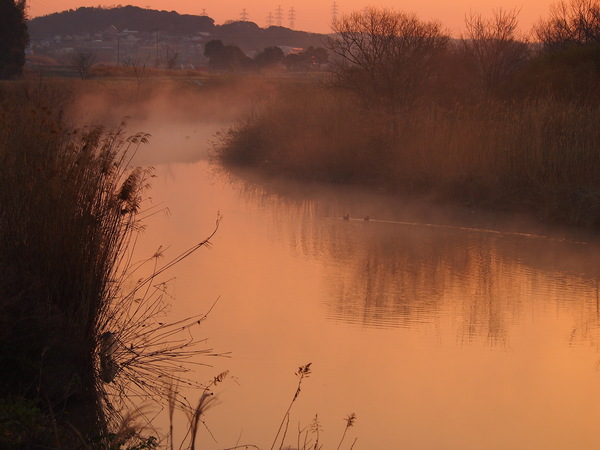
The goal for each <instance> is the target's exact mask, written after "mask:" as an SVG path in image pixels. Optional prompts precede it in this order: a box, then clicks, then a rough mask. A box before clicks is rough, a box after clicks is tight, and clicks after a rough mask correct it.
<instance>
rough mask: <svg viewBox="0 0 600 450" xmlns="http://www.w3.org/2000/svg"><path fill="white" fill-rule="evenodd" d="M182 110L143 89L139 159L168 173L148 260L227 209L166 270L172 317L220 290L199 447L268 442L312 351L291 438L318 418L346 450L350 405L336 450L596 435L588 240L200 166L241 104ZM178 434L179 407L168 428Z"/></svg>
mask: <svg viewBox="0 0 600 450" xmlns="http://www.w3.org/2000/svg"><path fill="white" fill-rule="evenodd" d="M168 97H169V96H167V98H168ZM161 98H164V97H161ZM161 101H162V100H161ZM175 103H176V102H175ZM172 104H173V99H172V98H171V99H170V100H168V101H166V102H165V103H160V102H153V101H149V103H148V105H152V106H151V107H148V108H147V109H144V110H143V111H141V110H137V113H138V114H137V115H134V117H133V118H132V119H131V120H130V122H129V124H130V125H129V127H128V129H130V130H132V131H137V130H142V131H147V132H149V133H151V134H152V138H151V144H150V145H148V146H147V147H142V149H140V151H139V153H138V154H137V155H136V164H142V165H154V166H155V167H156V175H157V178H156V179H155V180H154V182H153V185H152V189H151V191H150V192H149V195H150V196H151V197H152V204H154V205H164V206H165V207H168V209H169V211H170V214H169V215H164V214H158V215H154V216H152V217H150V218H149V219H148V220H147V225H148V227H147V230H146V231H145V232H144V233H143V234H141V235H140V238H139V240H138V243H137V248H136V255H138V256H139V259H140V260H141V259H144V258H147V257H148V255H150V254H152V253H153V252H154V251H155V250H156V248H158V246H160V245H162V246H164V247H168V248H167V250H166V255H165V257H166V259H170V258H171V257H174V256H176V255H177V254H179V253H180V252H181V251H183V250H185V249H187V248H189V247H190V246H192V245H194V244H195V243H197V242H198V241H200V240H202V239H203V238H204V237H205V236H206V235H208V234H209V233H210V231H212V229H213V227H214V222H215V219H216V216H217V212H218V211H220V212H221V214H222V215H223V221H222V223H221V226H220V228H219V231H218V233H217V235H216V237H215V239H214V240H213V245H212V247H211V248H210V250H208V249H205V250H201V251H200V252H198V253H196V254H194V255H193V256H192V257H190V258H189V259H187V260H185V261H184V262H182V263H181V264H179V265H178V266H176V267H175V268H174V269H173V270H172V271H171V272H169V273H168V274H166V278H167V279H168V280H169V286H170V291H169V292H170V295H171V296H172V305H171V308H170V309H171V311H170V317H169V318H170V319H172V320H177V319H178V318H182V317H189V316H192V315H195V314H199V313H203V312H206V311H207V310H208V309H209V308H210V307H211V305H212V304H213V303H214V302H215V300H216V299H217V298H220V299H219V301H218V302H217V304H216V306H215V308H214V309H213V310H212V311H211V313H210V315H209V318H208V321H207V322H206V323H205V324H203V325H202V326H203V327H204V328H203V330H202V333H203V336H205V337H206V338H208V342H207V346H209V347H212V348H214V349H215V350H217V351H220V352H231V358H217V359H211V360H210V361H201V362H206V363H208V364H211V365H212V367H199V368H198V369H197V370H196V371H195V372H194V373H193V375H192V378H193V379H194V380H196V381H199V382H205V381H207V380H210V379H211V378H212V377H214V376H216V375H217V374H218V373H220V372H222V371H224V370H229V371H230V375H229V377H228V378H227V379H226V381H225V383H223V384H221V385H219V386H218V387H217V389H216V390H215V392H216V395H217V396H218V400H219V404H218V405H217V406H215V407H213V408H212V409H210V410H209V411H208V412H207V414H206V417H205V421H206V427H207V429H208V430H210V433H209V432H208V431H207V429H206V428H201V429H200V431H199V444H198V445H199V447H200V448H206V449H218V448H227V447H231V446H234V445H239V444H254V445H257V446H260V447H261V448H270V445H271V443H272V440H273V438H274V436H275V433H276V431H277V427H278V425H279V423H280V422H281V419H282V417H283V414H284V412H285V409H286V408H287V405H288V404H289V401H290V400H291V398H292V396H293V394H294V391H295V388H296V381H297V380H296V378H295V377H294V371H295V370H296V369H297V368H298V366H300V365H303V364H306V363H308V362H312V363H313V364H312V370H313V374H312V375H311V376H310V377H309V378H307V379H306V380H305V382H304V383H303V387H302V392H301V394H300V396H299V397H298V400H297V402H296V404H295V405H294V408H293V409H292V416H291V418H290V425H289V430H288V440H287V441H286V443H289V444H291V445H296V439H297V436H298V429H299V428H300V429H302V428H303V427H306V426H309V425H310V424H311V422H312V421H313V419H314V417H315V414H318V420H319V422H320V424H321V427H322V431H321V433H320V438H319V442H320V443H322V444H324V448H336V447H337V444H338V442H339V439H340V437H341V434H342V432H343V427H344V424H345V423H344V421H343V419H344V417H346V416H347V415H348V414H350V413H351V412H354V413H356V415H357V422H356V424H355V426H354V427H353V428H351V429H350V430H349V434H348V438H347V440H345V441H344V445H343V446H342V448H349V447H350V445H351V444H352V442H353V440H354V438H358V440H357V442H356V444H355V446H354V448H355V449H361V448H362V449H383V450H385V449H390V450H392V449H398V448H410V449H431V448H444V449H481V448H486V449H494V448H497V449H506V448H511V449H531V448H544V449H565V448H578V449H592V448H597V447H598V445H599V444H600V435H599V434H598V433H597V423H598V420H599V419H600V403H599V402H598V401H597V399H598V398H599V395H600V378H599V376H600V374H599V373H598V370H597V367H598V363H599V361H600V358H599V357H598V349H599V347H598V345H599V343H600V340H599V338H600V336H599V333H598V331H599V329H600V328H599V320H600V319H599V317H600V306H599V305H600V300H599V298H600V297H599V286H600V282H599V277H600V264H598V263H599V258H600V256H598V255H599V254H600V253H599V252H598V250H599V247H598V244H599V243H598V241H597V239H596V238H594V237H590V236H586V235H584V234H582V233H581V232H576V231H574V230H564V229H556V228H550V227H546V228H541V227H539V226H538V225H537V224H535V223H534V222H533V221H532V220H526V219H523V218H516V217H514V216H512V217H506V216H502V215H500V214H493V215H492V214H484V213H482V212H481V211H473V210H471V209H469V208H467V207H461V208H450V207H443V206H440V205H436V204H432V203H428V202H427V201H425V200H409V199H399V198H390V197H388V196H386V195H385V194H384V193H382V192H367V191H365V190H361V189H354V188H352V189H350V188H347V187H341V188H340V187H332V186H327V185H321V184H317V183H310V184H302V183H289V182H288V181H283V180H278V179H269V180H262V179H260V178H259V177H258V176H257V175H256V174H253V173H251V172H249V173H243V172H242V173H238V174H230V173H224V172H223V171H220V170H216V169H215V167H214V166H211V165H210V164H209V162H208V161H207V155H208V153H209V149H210V144H209V141H210V139H211V138H212V137H213V136H214V133H215V132H216V131H218V130H219V129H220V128H221V127H222V126H224V125H226V124H227V123H228V120H233V118H234V116H235V114H236V111H235V108H233V107H232V108H230V109H229V110H228V112H227V113H224V112H223V111H220V112H219V110H218V105H216V104H214V105H213V106H210V107H209V106H207V105H204V107H203V108H204V109H203V110H202V114H200V115H199V116H190V115H189V114H188V115H185V114H182V112H181V111H178V110H177V109H175V111H173V109H172V108H171V107H172ZM183 104H187V105H188V106H189V107H190V108H192V107H195V106H194V101H193V100H189V99H188V102H187V103H186V102H183V103H182V105H183ZM232 104H233V102H232ZM169 105H171V106H169ZM167 106H169V107H167ZM104 108H105V109H106V110H107V111H110V110H111V109H110V108H108V107H106V106H105V107H104ZM211 108H212V109H211ZM125 110H126V108H124V109H122V110H121V109H119V111H120V112H127V111H125ZM187 111H189V110H187ZM134 112H136V111H134ZM128 113H129V112H128ZM163 113H164V114H163ZM347 214H348V215H349V216H350V220H343V217H344V216H345V215H347ZM366 216H368V217H369V220H364V218H365V217H366ZM187 394H188V396H189V398H190V399H191V401H192V402H193V401H194V400H193V399H196V398H197V396H198V393H194V392H189V393H187ZM157 426H158V427H159V428H161V429H162V431H166V430H167V424H166V422H164V421H163V422H160V421H159V423H157ZM184 429H185V418H184V417H183V415H179V416H177V418H176V422H175V434H176V435H175V439H176V441H177V439H181V438H182V435H183V434H184ZM211 434H212V436H211ZM310 436H311V438H313V439H314V436H313V435H310Z"/></svg>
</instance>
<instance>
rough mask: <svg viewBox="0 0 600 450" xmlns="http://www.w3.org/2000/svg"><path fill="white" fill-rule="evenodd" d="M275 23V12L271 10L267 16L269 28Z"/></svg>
mask: <svg viewBox="0 0 600 450" xmlns="http://www.w3.org/2000/svg"><path fill="white" fill-rule="evenodd" d="M272 25H273V13H272V12H270V13H269V15H268V16H267V28H269V27H270V26H272Z"/></svg>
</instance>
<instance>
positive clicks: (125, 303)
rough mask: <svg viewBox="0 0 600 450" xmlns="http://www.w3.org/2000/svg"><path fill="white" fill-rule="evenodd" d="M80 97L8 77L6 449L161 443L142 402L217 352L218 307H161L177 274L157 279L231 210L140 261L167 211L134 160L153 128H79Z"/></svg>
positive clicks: (1, 116) (0, 140)
mask: <svg viewBox="0 0 600 450" xmlns="http://www.w3.org/2000/svg"><path fill="white" fill-rule="evenodd" d="M74 100H75V98H74V97H73V95H72V91H70V90H69V89H68V87H67V86H65V85H63V84H62V83H60V82H58V83H48V84H47V83H41V84H36V83H33V84H32V83H27V82H23V83H18V82H14V83H6V84H1V85H0V106H1V108H0V111H1V112H0V168H1V171H2V174H3V176H2V178H1V179H0V206H1V208H0V241H1V245H2V248H3V251H2V254H1V255H0V269H1V270H0V273H1V274H2V275H0V379H1V380H2V385H1V386H0V419H2V420H0V423H1V424H2V425H0V427H1V428H0V447H2V448H11V447H14V448H30V447H35V448H38V447H43V448H60V447H62V448H76V447H81V446H82V447H85V448H121V446H123V445H125V446H126V447H127V445H133V446H134V447H135V445H138V447H135V448H154V447H156V445H158V444H157V441H156V438H154V437H149V438H142V437H140V436H139V433H138V432H137V430H136V429H134V428H132V427H131V426H130V422H131V420H130V419H131V417H132V415H131V414H133V415H134V416H135V417H144V414H143V413H142V412H141V411H140V409H139V408H140V405H141V404H143V403H144V402H147V401H149V400H162V399H166V398H167V396H168V395H169V389H168V386H167V385H166V384H165V383H166V382H167V380H171V382H176V383H179V384H190V383H191V382H189V381H188V380H187V379H186V378H185V375H184V374H185V373H187V372H190V371H191V367H190V365H192V366H193V364H194V363H193V362H190V359H192V358H193V359H194V360H195V359H196V357H197V356H198V355H201V354H203V355H207V354H213V353H212V352H211V351H210V350H208V349H205V348H202V349H198V348H195V346H196V345H198V344H200V343H201V342H204V341H202V340H198V339H196V338H195V337H194V336H193V333H192V331H193V328H195V327H198V326H199V324H200V323H201V322H202V321H203V320H204V319H205V318H206V315H205V314H204V315H199V316H195V317H189V318H187V319H184V320H182V321H178V322H174V323H171V322H168V321H166V322H164V321H161V320H159V319H158V318H159V317H161V315H163V313H164V310H165V307H166V301H165V300H164V297H165V296H168V286H167V284H168V283H167V282H158V281H157V278H156V277H157V276H159V275H160V274H162V273H163V272H164V271H166V270H167V269H169V268H171V267H172V266H173V265H175V264H177V263H178V262H180V261H181V260H183V259H185V258H186V257H187V256H189V255H190V254H191V253H192V252H194V251H196V250H197V249H199V248H201V247H203V246H206V245H208V244H209V240H210V238H211V237H212V235H213V234H214V232H216V229H217V228H218V222H219V220H220V219H219V218H217V224H216V227H215V230H214V231H213V233H212V234H211V235H210V236H209V237H208V238H206V239H204V240H202V241H200V242H199V243H198V244H196V245H194V246H192V247H190V248H189V249H188V250H187V251H185V252H183V253H182V254H181V255H179V256H177V257H176V258H175V259H173V260H171V261H169V262H167V263H165V264H162V265H160V264H159V263H158V260H159V258H160V257H161V252H160V250H159V251H157V252H156V254H155V255H152V256H151V257H150V258H148V259H147V260H146V261H140V262H136V261H134V260H133V259H132V251H133V247H134V243H135V238H136V236H137V233H138V231H139V230H140V229H141V228H142V227H143V218H144V216H145V215H147V214H152V213H155V212H156V211H154V210H152V209H147V208H146V206H145V201H144V192H145V191H146V189H147V188H148V187H149V180H150V178H151V177H152V169H151V168H140V167H132V166H131V160H132V158H133V156H134V154H135V152H136V151H137V148H138V147H139V146H140V145H141V144H144V143H145V142H147V140H148V137H149V135H148V134H146V133H142V132H140V133H135V134H131V135H129V134H126V131H125V123H121V125H120V126H118V127H116V128H114V129H112V130H110V129H105V128H103V127H102V126H92V127H81V128H73V127H70V126H69V125H68V124H67V123H66V122H65V119H64V116H65V108H66V107H67V106H68V105H70V104H71V103H72V102H73V101H74ZM162 320H164V318H163V319H162ZM196 364H201V362H197V363H196ZM128 409H129V410H130V411H133V413H131V414H130V413H128V412H127V410H128ZM146 422H147V423H146V425H148V422H149V421H148V420H146ZM7 424H8V425H7ZM15 430H16V431H15ZM139 445H142V447H140V446H139Z"/></svg>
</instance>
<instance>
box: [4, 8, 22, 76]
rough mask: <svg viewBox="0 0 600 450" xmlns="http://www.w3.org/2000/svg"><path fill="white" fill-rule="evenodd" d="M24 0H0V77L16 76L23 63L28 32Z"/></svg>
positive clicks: (19, 72)
mask: <svg viewBox="0 0 600 450" xmlns="http://www.w3.org/2000/svg"><path fill="white" fill-rule="evenodd" d="M25 19H26V17H25V0H0V79H4V80H6V79H13V78H17V77H18V76H20V75H21V73H22V72H23V67H24V65H25V48H26V47H27V45H28V44H29V32H28V30H27V24H26V22H25Z"/></svg>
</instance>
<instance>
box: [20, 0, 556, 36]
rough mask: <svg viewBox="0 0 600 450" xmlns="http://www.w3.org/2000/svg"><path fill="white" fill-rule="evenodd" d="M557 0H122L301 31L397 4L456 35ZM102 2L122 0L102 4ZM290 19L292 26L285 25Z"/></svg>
mask: <svg viewBox="0 0 600 450" xmlns="http://www.w3.org/2000/svg"><path fill="white" fill-rule="evenodd" d="M553 3H556V1H553V0H536V1H531V2H528V3H526V4H523V3H522V2H518V1H516V0H505V1H504V2H498V1H491V0H483V1H480V2H474V1H472V0H459V1H458V2H453V3H452V4H449V3H447V2H443V1H440V0H425V1H417V0H409V1H407V2H406V3H404V4H403V5H402V7H401V8H399V7H398V4H397V2H394V1H393V0H379V1H371V2H365V1H364V0H348V1H343V0H336V1H329V2H327V3H324V2H321V1H317V0H309V1H308V2H303V3H299V4H296V3H295V2H290V1H289V0H288V2H286V3H283V2H271V1H265V0H257V1H255V2H253V3H251V4H248V3H246V2H243V1H239V0H234V1H230V2H226V3H223V2H216V1H213V0H211V1H207V2H204V3H200V4H198V3H192V2H190V1H188V0H172V1H169V2H167V1H165V0H144V1H140V0H134V1H132V2H130V3H126V4H129V5H132V6H138V7H140V8H148V9H156V10H167V11H177V12H178V13H180V14H192V15H207V16H209V17H211V18H212V19H214V20H215V24H217V25H221V24H223V23H226V22H228V21H237V20H249V21H251V22H254V23H256V24H257V25H258V26H260V27H267V26H269V25H281V26H284V27H289V28H293V29H296V30H301V31H308V32H314V33H329V32H330V31H331V26H330V25H331V22H332V19H333V18H334V17H335V16H337V17H339V16H341V15H343V14H349V13H351V12H353V11H357V10H360V9H362V8H364V7H365V6H375V7H382V8H392V9H402V10H404V11H408V12H414V13H416V14H417V15H418V16H419V17H420V18H421V19H423V20H438V21H440V22H441V23H442V25H443V26H444V27H445V28H446V29H447V30H448V32H449V34H451V35H452V36H459V35H460V33H461V29H462V28H463V24H464V18H465V15H466V14H469V13H470V12H479V13H481V14H483V15H489V14H491V12H492V10H494V9H496V8H499V7H501V8H504V9H515V8H516V9H517V10H519V11H520V13H519V23H520V31H521V34H523V35H527V34H529V32H530V30H531V28H532V27H533V25H534V24H535V23H536V22H537V21H538V20H539V19H540V18H541V17H545V16H546V15H547V14H548V10H549V6H550V5H551V4H553ZM96 6H98V3H96V2H94V1H92V0H83V1H81V0H56V1H55V2H52V3H49V2H47V1H46V0H30V1H28V2H27V8H28V14H29V17H31V18H35V17H38V16H45V15H49V14H52V13H55V12H62V11H66V10H69V9H77V8H80V7H96ZM101 6H102V7H105V8H111V7H115V6H125V5H117V4H111V5H101ZM290 25H291V26H290Z"/></svg>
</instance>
